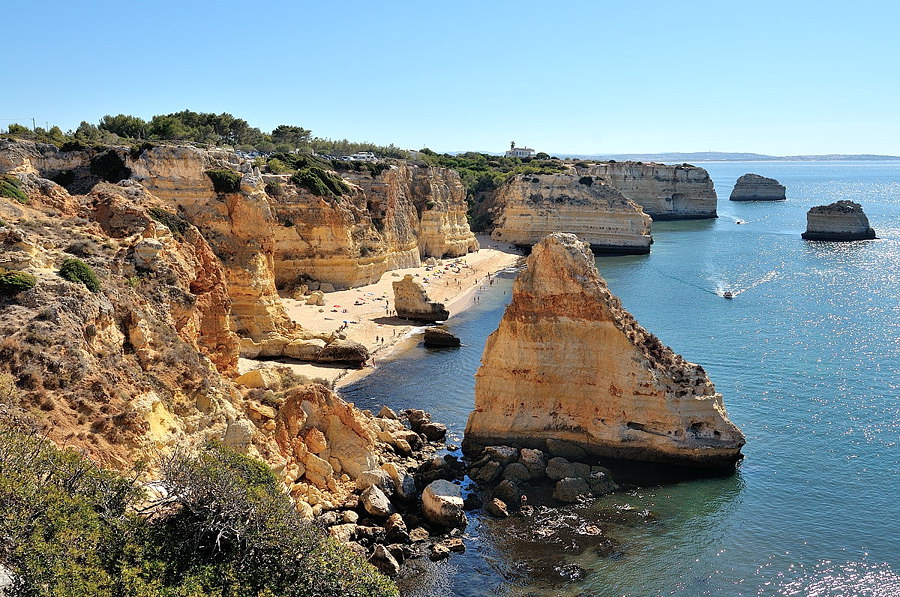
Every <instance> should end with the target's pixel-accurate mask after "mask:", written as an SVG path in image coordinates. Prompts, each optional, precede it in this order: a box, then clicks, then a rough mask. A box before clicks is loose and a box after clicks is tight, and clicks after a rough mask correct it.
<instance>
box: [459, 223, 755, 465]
mask: <svg viewBox="0 0 900 597" xmlns="http://www.w3.org/2000/svg"><path fill="white" fill-rule="evenodd" d="M475 378H476V382H475V410H474V411H473V412H472V414H471V415H470V416H469V421H468V424H467V426H466V433H465V441H464V442H463V449H464V450H465V451H466V454H467V455H477V454H479V452H480V449H481V448H482V447H484V446H493V445H507V446H513V447H515V448H536V449H540V450H542V451H548V452H549V451H550V444H552V443H553V442H554V441H556V440H563V441H565V442H567V444H571V445H572V446H573V447H575V448H578V449H579V450H580V451H582V452H583V453H585V454H586V455H590V456H594V457H596V456H605V457H615V458H626V459H633V460H641V461H655V462H665V463H672V464H678V465H689V466H695V467H702V468H729V467H732V466H733V465H734V463H735V462H736V461H737V460H738V459H740V458H741V453H740V450H741V447H742V446H743V445H744V436H743V434H742V433H741V431H740V430H739V429H738V428H737V427H736V426H735V425H734V424H733V423H732V422H731V421H729V420H728V417H727V415H726V412H725V406H724V404H723V403H722V395H721V394H719V393H717V392H716V390H715V387H714V386H713V384H712V382H711V381H710V380H709V378H708V377H707V375H706V372H705V371H704V370H703V368H702V367H700V366H699V365H695V364H693V363H688V362H687V361H685V360H684V359H683V358H682V357H681V356H679V355H677V354H675V353H673V352H672V350H671V349H669V348H668V347H666V346H665V345H663V344H662V342H660V341H659V339H658V338H656V336H654V335H653V334H650V333H649V332H647V331H646V330H645V329H644V328H642V327H641V326H640V325H639V324H638V322H637V321H635V319H634V318H633V317H632V316H631V315H630V314H629V313H628V312H627V311H625V310H624V309H623V308H622V305H621V303H620V302H619V300H618V299H617V298H616V297H615V296H613V295H612V294H611V293H610V292H609V290H608V288H607V286H606V282H605V281H604V280H603V278H602V277H600V274H599V273H598V272H597V269H596V267H595V266H594V261H593V256H592V255H591V253H590V251H589V250H588V246H587V244H585V243H582V242H581V241H579V240H578V239H577V238H576V237H575V236H574V235H571V234H551V235H550V236H548V237H546V238H545V239H544V240H542V241H541V242H540V243H538V244H537V245H535V247H534V249H533V251H532V254H531V256H530V257H529V258H528V261H527V270H526V271H524V272H523V273H522V274H520V275H519V278H518V279H517V280H516V282H515V286H514V288H513V296H512V302H511V303H510V305H509V307H507V309H506V312H505V314H504V315H503V319H502V321H501V322H500V327H499V328H498V329H497V330H496V331H494V332H493V333H492V334H491V335H490V337H489V338H488V341H487V344H486V346H485V349H484V353H483V355H482V357H481V367H480V369H479V370H478V372H477V373H476V375H475Z"/></svg>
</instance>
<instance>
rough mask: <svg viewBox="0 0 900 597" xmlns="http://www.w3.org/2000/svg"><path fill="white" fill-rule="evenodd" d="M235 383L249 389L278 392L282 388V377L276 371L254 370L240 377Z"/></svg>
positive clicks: (267, 369) (268, 369) (266, 369)
mask: <svg viewBox="0 0 900 597" xmlns="http://www.w3.org/2000/svg"><path fill="white" fill-rule="evenodd" d="M234 383H237V384H240V385H242V386H244V387H247V388H271V389H275V390H277V389H278V388H280V387H281V375H280V374H279V373H278V371H276V370H275V369H270V368H263V369H253V370H252V371H248V372H246V373H244V374H243V375H241V376H238V377H237V378H236V379H235V380H234Z"/></svg>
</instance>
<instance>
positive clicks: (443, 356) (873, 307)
mask: <svg viewBox="0 0 900 597" xmlns="http://www.w3.org/2000/svg"><path fill="white" fill-rule="evenodd" d="M701 165H702V166H703V167H704V168H706V169H707V170H708V171H709V173H710V175H711V176H712V178H713V180H714V181H715V185H716V190H717V192H718V195H719V207H718V212H719V218H718V219H716V220H707V221H694V222H660V223H654V224H653V237H654V241H655V242H654V245H653V248H652V252H651V254H650V255H645V256H629V257H602V258H598V259H597V265H598V267H599V269H600V273H601V274H602V275H603V276H604V277H605V278H606V280H607V282H608V284H609V287H610V289H611V290H612V291H613V292H614V293H615V294H616V295H618V296H619V297H620V298H621V299H622V302H623V303H624V306H625V307H626V308H627V309H628V310H629V311H630V312H631V313H632V314H634V315H635V317H637V319H638V321H639V322H640V323H641V324H642V325H643V326H644V327H646V328H647V329H648V330H650V331H651V332H653V333H655V334H656V335H657V336H659V338H660V339H661V340H662V341H663V342H665V343H666V344H667V345H669V346H671V347H672V348H673V349H674V350H675V351H676V352H678V353H681V354H682V355H684V356H685V357H686V358H687V359H689V360H691V361H694V362H697V363H700V364H702V365H703V366H704V367H705V368H706V370H707V371H708V373H709V375H710V378H711V379H712V380H713V382H714V383H715V384H716V387H717V389H718V390H719V391H720V392H721V393H722V394H723V395H724V400H725V405H726V407H727V409H728V413H729V415H730V418H731V419H732V421H734V422H735V423H736V424H737V425H738V426H739V427H740V428H741V429H742V430H743V431H744V434H745V435H746V437H747V445H746V447H745V448H744V454H745V458H744V460H743V461H742V462H741V463H740V464H739V466H738V468H737V471H736V473H735V474H734V475H731V476H728V477H725V478H712V479H709V478H706V479H693V480H682V481H678V482H676V483H668V484H664V485H656V486H654V485H650V486H644V487H635V488H632V489H630V490H628V491H626V492H624V493H619V494H614V495H610V496H606V497H604V498H601V499H599V500H595V501H594V502H592V503H589V504H585V505H581V506H575V507H562V508H556V507H548V506H539V507H538V508H537V513H536V515H535V516H534V517H533V518H511V519H506V520H494V519H488V518H484V517H478V516H475V517H473V516H472V515H470V523H469V526H468V527H467V528H466V540H465V543H466V547H467V551H466V553H465V554H461V555H457V554H454V555H453V557H452V558H451V559H450V560H449V561H445V562H441V563H439V564H431V563H422V564H421V565H420V566H419V568H418V569H414V570H410V571H408V573H407V574H406V576H405V577H404V578H402V579H401V587H402V588H403V590H404V592H405V594H409V595H423V596H425V595H430V596H437V595H460V596H463V595H465V596H483V595H491V596H506V595H510V596H513V595H515V596H520V595H522V596H524V595H729V596H730V595H798V596H799V595H804V596H806V595H814V596H816V597H823V596H832V595H835V596H837V595H841V596H850V595H872V596H879V597H881V596H884V597H887V596H896V595H900V164H898V163H896V162H827V163H826V162H750V163H748V162H741V163H710V164H701ZM747 172H753V173H756V174H761V175H764V176H770V177H774V178H777V179H778V180H779V181H780V182H781V183H782V184H784V185H786V186H787V196H788V200H787V201H786V202H781V203H735V202H730V201H728V195H729V194H730V192H731V188H732V186H733V185H734V182H735V180H736V179H737V178H738V177H739V176H740V175H742V174H745V173H747ZM839 199H851V200H853V201H856V202H859V203H861V204H862V206H863V208H864V210H865V212H866V214H867V215H868V217H869V221H870V223H871V225H872V227H873V228H874V229H875V231H876V233H877V234H878V236H879V240H874V241H860V242H854V243H811V242H806V241H803V240H801V239H800V233H801V232H802V231H803V230H805V228H806V211H807V210H808V209H809V208H810V207H812V206H814V205H821V204H825V203H830V202H833V201H837V200H839ZM738 220H740V221H744V222H746V223H745V224H740V225H739V224H737V221H738ZM513 276H514V274H509V275H506V276H504V277H501V278H500V279H498V280H497V281H496V282H495V283H494V284H493V285H490V286H488V287H487V288H485V289H484V290H483V291H482V292H481V293H480V294H479V298H480V302H479V303H477V304H474V305H473V307H472V308H471V309H470V310H468V311H466V312H465V313H463V314H461V315H460V316H458V317H455V318H453V319H452V320H451V321H450V322H449V328H450V329H451V330H452V331H453V332H454V333H456V334H457V335H459V336H460V337H461V338H462V340H463V342H464V346H463V347H462V348H461V349H459V350H440V351H434V350H426V349H424V348H422V347H420V346H419V347H416V348H413V349H411V350H409V351H407V352H404V353H402V354H401V355H398V356H397V357H396V358H393V359H390V360H385V361H383V362H380V363H379V366H378V370H377V371H376V372H374V373H373V374H371V375H369V376H368V377H366V378H364V379H362V380H361V381H359V382H357V383H356V384H354V385H352V386H348V387H346V388H344V389H343V390H342V392H341V393H342V394H343V395H344V396H345V397H346V398H347V399H348V400H351V401H353V402H356V404H357V405H358V406H360V407H362V408H378V407H379V405H381V404H388V405H390V406H391V407H393V408H395V409H402V408H409V407H416V408H424V409H426V410H428V411H430V412H431V413H433V415H434V417H435V419H437V420H440V421H443V422H445V423H447V424H448V425H449V427H450V428H451V431H452V435H453V436H454V438H455V440H456V443H457V444H458V443H459V440H461V437H462V432H463V429H464V428H465V422H466V417H467V416H468V413H469V412H470V410H471V409H472V405H473V395H474V379H473V374H474V373H475V371H476V369H477V368H478V365H479V360H480V357H481V352H482V349H483V346H484V341H485V339H486V337H487V335H488V334H489V333H490V332H492V331H493V330H494V329H496V327H497V324H498V322H499V320H500V318H501V316H502V314H503V310H504V308H505V305H506V304H507V302H508V301H509V298H510V296H509V293H510V289H511V286H512V278H513ZM724 290H731V291H732V292H734V293H735V294H736V297H735V298H734V300H725V299H723V298H721V296H720V295H721V293H722V292H723V291H724ZM536 502H537V503H538V504H542V503H545V502H543V501H541V500H540V498H538V499H537V500H536ZM546 503H547V504H549V503H550V502H549V501H548V502H546Z"/></svg>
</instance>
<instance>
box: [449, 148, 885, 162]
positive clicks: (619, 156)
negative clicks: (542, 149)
mask: <svg viewBox="0 0 900 597" xmlns="http://www.w3.org/2000/svg"><path fill="white" fill-rule="evenodd" d="M449 153H450V154H451V155H455V154H460V153H465V152H463V151H452V152H449ZM479 153H487V154H488V155H500V154H498V153H497V152H479ZM550 155H554V156H557V157H561V158H574V159H581V160H602V161H608V160H616V161H619V162H627V161H633V162H660V163H664V164H678V163H685V162H687V163H691V164H692V163H694V162H877V161H885V160H891V161H895V160H900V156H896V155H878V154H868V153H863V154H844V153H830V154H824V155H783V156H779V155H766V154H763V153H741V152H729V151H695V152H688V153H681V152H669V153H610V154H604V153H594V154H585V153H565V152H563V153H560V152H550Z"/></svg>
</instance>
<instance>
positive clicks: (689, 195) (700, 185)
mask: <svg viewBox="0 0 900 597" xmlns="http://www.w3.org/2000/svg"><path fill="white" fill-rule="evenodd" d="M575 170H576V172H577V173H578V175H579V176H585V175H587V176H594V177H598V178H599V179H600V180H601V181H602V182H605V183H606V184H608V185H610V186H611V187H614V188H616V189H618V190H619V191H621V193H622V194H623V195H625V196H626V197H627V198H629V199H631V200H632V201H634V202H635V203H637V204H638V205H640V206H641V207H643V208H644V212H645V213H646V214H647V215H649V216H650V217H651V218H653V219H654V220H699V219H704V218H715V217H716V190H715V187H714V186H713V182H712V179H711V178H710V177H709V173H708V172H707V171H706V170H704V169H703V168H698V167H697V166H690V165H687V164H683V165H680V166H670V165H666V164H655V163H642V162H601V163H598V164H590V165H588V166H586V167H578V166H576V168H575Z"/></svg>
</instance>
